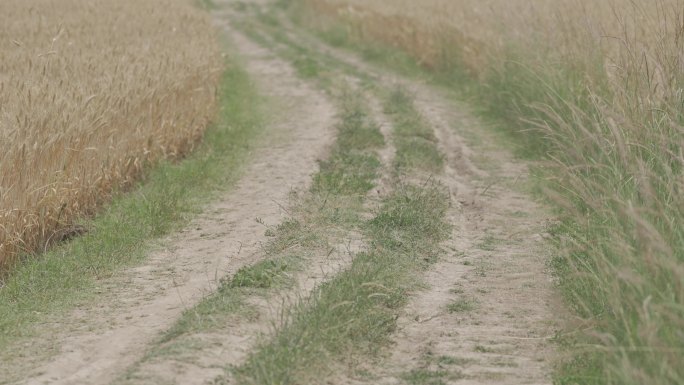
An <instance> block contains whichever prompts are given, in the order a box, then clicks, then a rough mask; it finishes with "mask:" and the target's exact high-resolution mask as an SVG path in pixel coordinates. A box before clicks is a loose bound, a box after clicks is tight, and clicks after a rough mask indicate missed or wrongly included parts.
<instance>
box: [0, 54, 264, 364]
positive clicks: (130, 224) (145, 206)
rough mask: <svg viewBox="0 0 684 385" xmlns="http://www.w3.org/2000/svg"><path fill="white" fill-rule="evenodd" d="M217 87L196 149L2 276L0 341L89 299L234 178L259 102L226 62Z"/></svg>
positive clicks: (257, 122) (254, 128) (254, 130)
mask: <svg viewBox="0 0 684 385" xmlns="http://www.w3.org/2000/svg"><path fill="white" fill-rule="evenodd" d="M220 90H221V91H220V92H221V95H220V107H221V108H220V114H219V116H218V118H217V123H216V124H214V125H213V126H212V127H211V128H209V129H208V130H207V133H206V136H205V140H204V142H203V144H202V145H201V146H200V148H199V149H198V150H197V151H196V153H194V154H193V155H191V156H190V157H189V158H187V159H185V160H183V161H182V162H180V163H177V164H169V163H166V164H161V165H160V166H159V167H156V168H155V169H154V170H152V171H151V172H150V173H149V174H148V175H147V177H146V178H145V181H144V183H142V184H141V185H140V186H139V187H138V188H136V189H135V190H133V191H132V192H130V193H128V194H122V195H120V196H117V197H116V198H115V199H114V200H113V202H112V203H111V204H110V205H109V206H108V207H107V208H106V209H105V210H104V211H103V212H102V213H100V214H99V215H98V216H97V217H96V218H95V219H93V220H92V221H88V222H87V223H86V227H87V228H89V229H91V230H90V232H89V233H88V234H87V235H85V236H83V237H80V238H77V239H75V240H73V241H72V242H70V243H68V244H65V245H63V246H60V247H57V248H55V249H54V250H51V251H49V252H47V253H45V254H44V255H42V256H40V257H38V258H31V259H28V260H27V261H26V262H24V263H22V264H21V265H19V266H17V267H16V269H15V270H14V271H13V272H12V273H11V275H9V276H8V277H7V278H6V279H5V280H4V282H3V286H2V288H0V346H3V347H8V346H9V344H10V343H11V342H13V341H15V340H17V339H20V338H23V337H27V336H30V335H32V334H33V333H34V332H35V331H36V330H35V329H34V327H35V326H37V323H38V322H39V321H41V322H44V321H46V320H49V319H50V318H51V317H58V316H59V314H61V313H62V312H64V311H67V310H68V309H71V308H73V307H74V306H75V305H77V304H79V303H83V302H84V301H88V300H90V299H91V298H92V297H93V296H94V294H93V293H94V292H96V286H97V285H98V282H99V281H100V280H103V279H106V278H109V277H111V276H112V275H115V274H116V272H117V271H118V270H119V269H120V268H122V267H124V266H131V265H135V264H137V263H140V262H141V261H143V260H144V258H145V255H146V254H147V252H148V251H149V250H150V248H151V245H152V242H150V241H152V240H154V239H156V238H158V237H160V236H162V235H164V234H166V233H168V232H170V231H172V230H174V229H177V228H178V227H179V226H180V225H181V224H182V223H185V222H186V221H187V219H188V218H189V216H191V215H193V214H194V213H196V212H197V211H198V210H199V207H200V203H202V202H204V201H206V200H207V199H208V198H209V197H210V196H211V195H212V192H215V191H218V190H220V189H225V188H227V187H228V186H231V185H232V184H233V183H234V182H235V181H236V180H237V178H238V176H239V175H240V170H241V169H242V165H243V164H244V162H245V160H246V159H247V156H248V154H249V151H250V146H251V143H252V142H253V141H254V140H255V138H256V137H257V136H258V135H259V133H260V132H261V131H262V119H263V118H262V117H261V116H262V114H263V111H262V110H261V108H260V105H261V100H260V99H259V97H258V96H257V94H256V92H255V90H254V88H253V85H252V83H251V81H250V80H249V79H248V77H247V75H246V73H245V72H244V71H243V70H242V69H241V67H240V65H239V63H236V62H234V61H229V62H228V63H227V69H226V71H225V72H224V75H223V80H222V83H221V88H220ZM5 353H7V354H8V353H10V352H4V353H3V354H5Z"/></svg>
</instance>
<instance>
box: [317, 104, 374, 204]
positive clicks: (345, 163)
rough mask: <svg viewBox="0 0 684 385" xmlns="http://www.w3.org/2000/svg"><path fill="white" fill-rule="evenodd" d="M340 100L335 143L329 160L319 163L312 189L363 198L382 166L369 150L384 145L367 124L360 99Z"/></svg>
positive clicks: (366, 117)
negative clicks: (339, 117)
mask: <svg viewBox="0 0 684 385" xmlns="http://www.w3.org/2000/svg"><path fill="white" fill-rule="evenodd" d="M343 100H345V104H343V106H342V116H341V122H340V124H338V127H337V141H336V144H335V147H334V148H333V150H332V155H331V156H330V158H329V159H327V160H325V161H323V162H320V171H319V173H318V174H316V175H315V176H314V180H313V190H314V191H315V192H318V193H320V192H327V193H332V194H335V195H362V194H365V193H367V192H368V191H369V190H370V189H371V188H372V187H373V186H374V180H375V179H376V178H377V177H378V170H379V169H380V166H381V164H380V161H379V160H378V158H377V155H376V154H375V153H373V152H372V150H373V149H376V148H379V147H382V146H384V145H385V139H384V137H383V136H382V133H380V130H379V128H378V127H377V126H376V125H375V124H374V123H372V122H370V121H369V118H368V112H367V111H366V110H365V108H364V107H363V106H362V105H361V104H360V103H361V102H362V101H361V100H360V99H359V98H353V97H349V96H343ZM369 150H371V151H369Z"/></svg>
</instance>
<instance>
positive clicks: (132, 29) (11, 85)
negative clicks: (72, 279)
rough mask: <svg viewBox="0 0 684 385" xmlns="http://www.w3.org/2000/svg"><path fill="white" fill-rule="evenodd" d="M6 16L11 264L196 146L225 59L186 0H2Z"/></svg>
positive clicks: (3, 183) (5, 149)
mask: <svg viewBox="0 0 684 385" xmlns="http://www.w3.org/2000/svg"><path fill="white" fill-rule="evenodd" d="M0 25H2V28H0V270H2V269H6V268H7V267H8V266H9V265H10V264H11V262H13V261H15V260H16V259H17V257H18V256H20V255H26V254H31V253H34V252H36V251H41V250H43V249H45V248H46V247H47V246H49V245H50V244H53V243H56V242H58V241H60V240H61V239H64V238H67V237H69V236H70V235H73V234H74V233H76V232H79V231H81V230H80V229H79V228H78V227H76V226H75V225H74V224H75V223H76V222H77V221H78V218H79V217H81V216H83V215H89V214H92V213H93V212H94V211H95V210H97V208H98V207H100V206H101V204H102V203H104V202H106V201H108V199H109V197H110V196H111V194H112V192H114V191H115V190H120V189H125V188H126V187H128V186H130V185H131V184H132V183H133V182H134V181H136V180H137V179H139V178H140V177H141V176H143V174H144V171H145V169H146V168H147V167H148V166H149V165H151V164H153V163H155V162H156V161H158V160H160V159H162V158H171V159H174V158H179V157H182V156H183V155H184V154H186V153H187V152H189V151H190V150H192V148H193V146H194V145H195V144H196V143H197V142H198V140H200V139H201V137H202V135H203V132H204V128H205V127H206V125H207V123H208V121H209V119H211V118H212V116H213V115H214V113H215V99H216V87H217V84H218V81H219V77H220V72H221V71H220V70H221V63H222V60H221V58H220V55H219V47H218V43H217V39H216V38H215V36H214V32H213V30H212V27H211V24H210V21H209V20H208V17H206V16H204V15H203V14H202V13H201V11H200V10H198V9H196V8H195V7H194V5H193V4H192V2H191V1H186V0H176V1H173V0H147V1H136V0H119V1H108V0H92V1H91V0H60V1H56V0H3V1H2V4H1V5H0Z"/></svg>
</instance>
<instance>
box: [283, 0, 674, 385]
mask: <svg viewBox="0 0 684 385" xmlns="http://www.w3.org/2000/svg"><path fill="white" fill-rule="evenodd" d="M295 3H296V4H298V5H299V6H300V11H301V10H306V11H307V12H308V13H309V14H310V15H311V14H313V13H315V14H316V19H317V20H318V22H316V21H313V18H310V19H308V20H307V19H306V18H305V19H304V20H305V21H307V22H309V23H311V24H312V25H314V26H317V27H320V28H327V32H328V34H329V36H334V37H336V39H338V40H339V39H341V38H342V39H368V40H372V41H376V42H377V41H379V42H382V43H385V44H391V45H393V46H395V47H398V48H401V49H403V50H405V51H406V52H408V53H409V54H411V55H412V56H414V57H415V58H416V60H417V61H419V62H420V63H421V64H423V65H424V66H425V67H427V68H430V69H433V70H435V71H437V72H439V73H440V75H441V76H449V77H450V78H452V79H459V80H461V79H463V78H464V77H466V78H469V79H474V80H476V81H475V82H472V81H468V82H466V83H463V82H462V81H460V82H455V83H453V84H454V85H457V86H464V85H467V86H469V87H472V88H473V90H472V91H473V92H472V93H471V94H470V95H472V96H475V97H476V100H477V101H478V102H480V103H482V104H483V105H485V106H486V107H487V111H488V112H489V113H491V114H494V115H496V116H498V117H500V118H503V119H506V120H507V121H508V122H509V123H508V124H507V127H509V128H510V130H511V132H513V133H514V135H515V136H517V137H519V138H521V139H523V142H524V143H526V144H527V146H528V149H529V150H530V152H531V153H533V154H536V155H537V156H540V157H541V158H542V159H546V160H547V162H546V163H545V166H544V167H543V169H542V173H543V175H544V176H545V181H546V183H545V186H546V194H547V196H548V197H549V198H550V199H552V201H553V202H555V203H556V204H557V205H558V207H560V208H561V214H560V215H561V217H562V219H563V221H562V225H560V226H558V228H557V229H556V239H557V240H558V242H559V245H560V246H561V247H560V249H561V250H562V253H563V254H562V255H561V256H559V257H558V258H557V259H556V260H555V261H554V265H555V267H556V271H557V272H558V274H559V277H560V281H561V289H562V291H563V293H564V294H565V296H566V298H567V303H568V304H569V305H570V307H571V308H572V309H573V310H574V311H575V314H576V315H577V319H576V320H573V321H572V322H568V328H569V330H571V331H573V333H572V334H570V335H572V336H574V337H572V338H566V339H565V340H564V342H565V343H567V345H568V347H569V351H570V353H571V356H570V357H567V358H566V359H564V360H563V364H562V365H561V366H560V367H559V369H558V370H557V372H556V381H557V382H558V383H562V384H681V383H684V366H683V365H681V363H682V357H684V332H683V330H684V175H683V174H682V172H683V169H684V152H683V150H682V146H683V145H684V128H683V125H682V124H683V123H684V116H683V107H684V91H683V89H684V88H683V84H682V83H683V81H684V49H683V48H684V1H681V0H653V1H645V0H636V1H635V0H611V1H605V2H598V1H590V0H543V1H535V2H529V1H524V0H459V1H449V0H425V1H421V2H415V1H410V0H395V1H392V2H388V1H381V0H329V1H324V0H300V1H298V2H295ZM301 6H306V7H304V8H301ZM331 18H332V19H336V20H339V21H342V22H343V25H344V26H345V27H344V28H339V27H334V28H330V27H329V26H330V25H331V23H329V20H330V19H331ZM321 20H323V22H321ZM326 23H327V26H326V25H325V24H326ZM340 36H341V37H340ZM464 74H465V75H466V76H464Z"/></svg>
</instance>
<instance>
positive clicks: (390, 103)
mask: <svg viewBox="0 0 684 385" xmlns="http://www.w3.org/2000/svg"><path fill="white" fill-rule="evenodd" d="M384 108H385V112H386V113H388V114H390V117H391V118H392V122H393V123H394V144H395V147H396V148H397V154H396V159H395V166H396V167H397V168H398V169H400V170H402V169H404V170H408V169H414V170H419V171H427V172H430V173H439V172H440V171H442V169H443V168H444V156H443V155H442V154H441V153H440V151H439V149H438V148H437V138H436V137H435V134H434V130H433V129H432V127H431V126H430V125H429V124H428V123H427V122H426V121H425V118H423V117H422V116H421V114H420V112H419V111H418V110H417V109H416V107H415V105H414V100H413V96H412V95H410V94H409V93H408V92H407V91H406V90H405V89H403V88H401V87H397V88H395V89H393V90H392V91H391V92H390V93H389V94H388V95H386V96H385V98H384Z"/></svg>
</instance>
